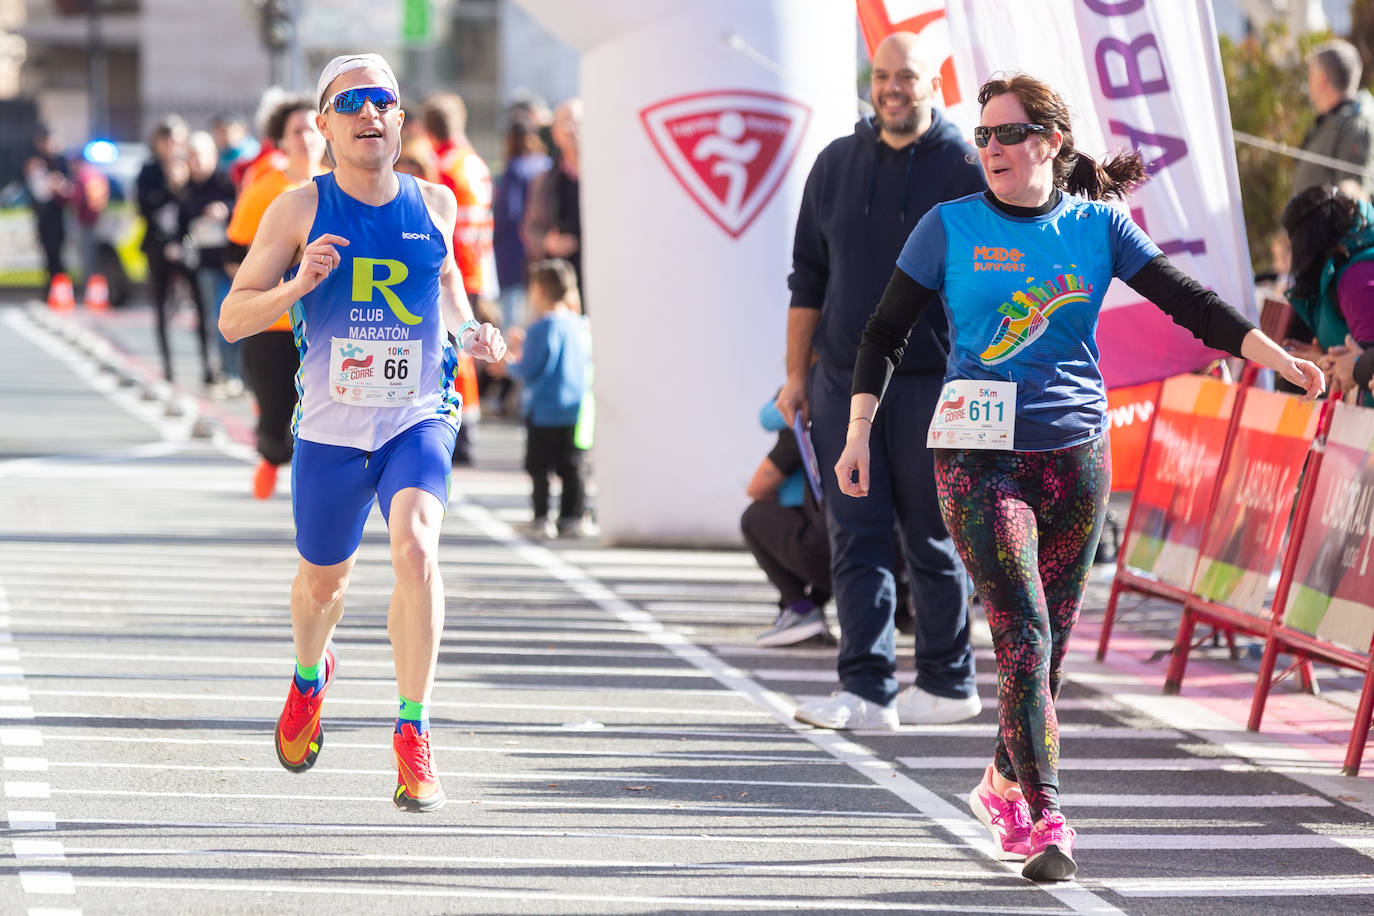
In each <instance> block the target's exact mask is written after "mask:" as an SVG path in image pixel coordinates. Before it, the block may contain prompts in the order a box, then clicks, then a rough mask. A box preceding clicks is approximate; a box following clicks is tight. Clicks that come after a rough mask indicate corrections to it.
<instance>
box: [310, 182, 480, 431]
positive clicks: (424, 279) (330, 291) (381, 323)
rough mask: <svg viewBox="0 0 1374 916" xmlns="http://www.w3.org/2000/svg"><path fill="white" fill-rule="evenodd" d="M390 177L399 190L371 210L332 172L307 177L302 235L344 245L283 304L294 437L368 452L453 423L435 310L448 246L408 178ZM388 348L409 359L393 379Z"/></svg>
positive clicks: (451, 364) (448, 369)
mask: <svg viewBox="0 0 1374 916" xmlns="http://www.w3.org/2000/svg"><path fill="white" fill-rule="evenodd" d="M396 177H397V179H399V181H400V190H399V191H398V193H397V194H396V196H395V197H394V198H393V199H392V200H391V201H389V202H388V203H385V204H383V205H382V206H380V207H373V206H370V205H368V204H365V203H362V202H361V201H358V200H355V199H354V198H352V197H349V196H348V195H347V194H345V193H344V192H343V191H342V190H340V188H339V185H338V182H337V181H336V180H335V178H334V174H333V173H332V172H331V173H329V174H326V175H321V176H319V177H317V178H316V179H315V187H316V189H317V191H318V194H319V205H318V207H317V208H316V210H315V222H314V224H313V225H312V226H311V227H310V235H309V238H311V239H315V238H318V237H319V236H321V235H323V234H324V233H326V232H329V233H333V234H334V235H338V236H342V237H343V238H345V239H348V245H346V246H344V245H340V246H338V250H339V265H338V266H337V267H336V268H334V270H333V271H332V272H330V274H329V276H328V277H325V279H324V281H323V282H321V283H320V285H319V286H317V287H315V288H314V289H313V290H311V291H310V292H309V293H307V294H306V295H305V296H303V297H302V298H301V300H300V301H299V302H297V303H296V305H295V306H294V307H293V308H292V309H291V326H292V330H293V331H294V332H295V336H296V347H297V349H299V350H300V354H301V368H300V371H299V372H298V373H297V375H296V389H297V392H298V393H299V395H300V400H299V401H298V403H297V404H296V413H295V416H294V417H293V418H292V422H291V429H292V432H293V433H295V435H296V436H297V437H299V438H301V439H305V440H308V441H310V442H318V443H321V444H323V445H342V446H347V447H350V448H358V449H363V450H364V451H376V450H377V449H378V448H380V447H381V446H382V445H383V444H384V443H386V442H387V441H388V440H390V439H392V438H393V437H395V436H396V435H397V434H399V433H401V432H403V431H405V430H407V429H409V428H410V427H412V426H414V425H415V424H416V423H420V422H422V421H424V420H427V419H429V418H431V417H441V418H445V419H447V420H449V422H452V423H454V424H455V425H456V424H457V422H458V418H459V416H460V407H461V402H460V400H459V397H458V395H457V393H456V392H455V391H454V388H453V378H454V374H455V372H456V371H457V366H458V360H457V354H456V353H455V352H454V349H453V346H452V344H451V343H450V342H449V337H448V331H447V329H446V328H445V326H444V321H443V316H442V314H441V313H440V310H439V271H440V268H441V267H442V266H443V263H444V258H445V256H446V254H447V252H448V248H447V245H446V244H445V240H444V236H443V233H442V232H440V231H439V229H438V228H436V227H435V225H434V221H433V219H432V218H431V217H430V215H429V208H428V207H426V206H425V201H424V197H423V195H422V194H421V193H420V186H419V185H418V184H417V183H416V181H415V179H414V177H412V176H410V175H405V174H401V173H397V175H396ZM294 273H295V268H293V269H292V272H291V273H290V274H288V278H289V277H290V276H293V275H294ZM417 349H418V354H415V350H417ZM393 350H395V351H398V352H400V353H402V354H404V353H407V352H409V353H410V354H412V355H413V356H414V355H418V360H416V362H417V363H418V366H413V364H411V363H408V364H407V365H406V368H405V369H403V370H400V371H401V372H403V373H404V377H403V378H401V379H399V380H398V379H397V377H396V376H397V373H398V369H397V367H398V365H399V364H400V361H398V360H396V359H393V358H391V357H392V356H394V355H395V354H394V353H393V352H392V351H393ZM331 361H332V363H331ZM417 370H418V371H417ZM368 385H373V386H379V387H376V388H370V389H369V388H367V387H366V386H368ZM382 386H392V387H382ZM331 389H333V390H331ZM364 392H378V393H376V394H364ZM369 398H371V400H368V399H369Z"/></svg>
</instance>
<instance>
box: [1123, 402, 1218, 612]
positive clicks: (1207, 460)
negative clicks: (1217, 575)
mask: <svg viewBox="0 0 1374 916" xmlns="http://www.w3.org/2000/svg"><path fill="white" fill-rule="evenodd" d="M1235 398H1236V387H1235V386H1234V385H1228V384H1226V383H1225V382H1222V381H1219V380H1217V379H1214V378H1207V377H1204V376H1200V375H1178V376H1174V377H1173V378H1170V379H1166V380H1165V381H1164V384H1163V388H1162V390H1161V391H1160V398H1159V408H1158V413H1157V415H1156V417H1155V421H1154V425H1153V427H1152V431H1151V436H1150V443H1149V450H1148V457H1147V458H1146V461H1145V469H1144V472H1143V473H1142V475H1141V478H1140V488H1139V490H1137V492H1136V494H1135V505H1134V507H1133V508H1132V512H1131V521H1130V526H1129V528H1128V530H1127V531H1126V544H1125V548H1124V551H1123V560H1124V565H1125V566H1126V567H1129V568H1130V569H1132V570H1134V571H1136V572H1138V573H1141V574H1144V575H1147V576H1150V577H1152V578H1154V579H1157V580H1159V581H1162V582H1165V583H1167V584H1169V585H1173V586H1176V587H1178V588H1180V589H1187V588H1188V587H1189V586H1190V585H1191V584H1192V580H1193V570H1194V568H1195V567H1196V566H1197V558H1198V548H1199V547H1200V546H1201V544H1202V537H1203V533H1204V532H1205V530H1206V527H1207V511H1208V509H1209V508H1210V506H1211V502H1212V494H1213V490H1214V488H1215V486H1216V479H1217V473H1218V469H1219V466H1220V464H1221V452H1222V449H1223V448H1224V447H1225V445H1226V432H1227V428H1228V427H1229V425H1230V420H1231V409H1232V406H1233V405H1234V404H1235Z"/></svg>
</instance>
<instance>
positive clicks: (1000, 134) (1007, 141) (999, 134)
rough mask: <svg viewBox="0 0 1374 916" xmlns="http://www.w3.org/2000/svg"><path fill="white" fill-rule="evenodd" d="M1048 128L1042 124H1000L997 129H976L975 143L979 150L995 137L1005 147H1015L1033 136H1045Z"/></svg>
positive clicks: (974, 132) (974, 133)
mask: <svg viewBox="0 0 1374 916" xmlns="http://www.w3.org/2000/svg"><path fill="white" fill-rule="evenodd" d="M1045 130H1046V128H1045V127H1044V126H1043V125H1040V124H998V125H997V126H996V127H975V128H974V129H973V143H974V145H975V146H977V147H978V148H979V149H982V148H983V147H985V146H987V145H988V141H989V140H991V139H992V138H993V137H996V138H997V142H998V143H1000V144H1002V145H1003V146H1015V145H1016V144H1018V143H1025V142H1026V137H1028V136H1030V135H1031V134H1043V133H1044V132H1045Z"/></svg>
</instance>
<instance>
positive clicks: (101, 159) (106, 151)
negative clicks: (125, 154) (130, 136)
mask: <svg viewBox="0 0 1374 916" xmlns="http://www.w3.org/2000/svg"><path fill="white" fill-rule="evenodd" d="M81 155H82V156H83V157H85V159H86V161H87V162H94V163H95V164H96V165H109V164H111V163H112V162H114V161H115V160H116V159H118V158H119V147H117V146H115V145H114V144H113V143H111V142H110V141H109V140H92V141H91V142H90V143H87V144H86V148H85V149H83V150H82V151H81Z"/></svg>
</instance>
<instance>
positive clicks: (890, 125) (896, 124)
mask: <svg viewBox="0 0 1374 916" xmlns="http://www.w3.org/2000/svg"><path fill="white" fill-rule="evenodd" d="M879 104H881V102H880V103H879ZM873 116H874V118H875V119H876V120H877V122H878V128H879V129H880V130H883V131H886V132H887V133H890V134H914V133H916V126H917V125H918V124H920V123H921V106H920V105H912V106H911V113H910V114H908V115H907V116H906V117H904V118H897V119H893V120H889V119H887V118H884V117H883V115H882V110H881V109H875V110H874V112H873Z"/></svg>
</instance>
